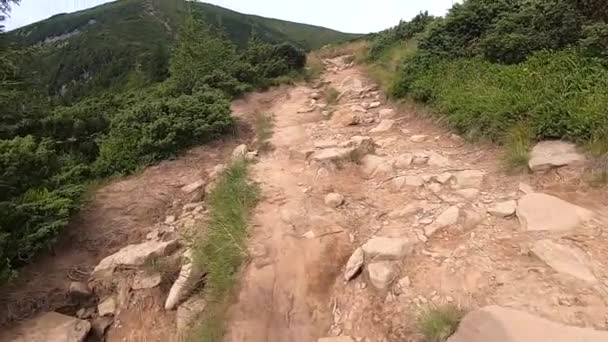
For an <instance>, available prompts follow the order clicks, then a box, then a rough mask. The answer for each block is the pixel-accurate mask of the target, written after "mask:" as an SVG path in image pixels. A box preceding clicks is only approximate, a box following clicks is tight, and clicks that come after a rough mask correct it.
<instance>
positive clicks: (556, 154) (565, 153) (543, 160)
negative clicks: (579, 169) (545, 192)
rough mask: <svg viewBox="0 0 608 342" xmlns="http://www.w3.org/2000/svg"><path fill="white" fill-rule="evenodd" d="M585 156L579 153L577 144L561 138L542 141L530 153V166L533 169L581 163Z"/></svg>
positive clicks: (542, 169) (546, 168)
mask: <svg viewBox="0 0 608 342" xmlns="http://www.w3.org/2000/svg"><path fill="white" fill-rule="evenodd" d="M584 161H585V156H583V155H582V154H580V153H578V152H577V150H576V145H574V144H572V143H568V142H565V141H561V140H552V141H541V142H539V143H538V144H536V146H534V148H533V149H532V152H531V154H530V162H529V167H530V169H531V170H532V171H544V170H548V169H551V168H556V167H562V166H567V165H573V164H580V163H582V162H584Z"/></svg>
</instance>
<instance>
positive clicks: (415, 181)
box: [405, 176, 424, 188]
mask: <svg viewBox="0 0 608 342" xmlns="http://www.w3.org/2000/svg"><path fill="white" fill-rule="evenodd" d="M405 185H406V186H409V187H412V188H419V187H421V186H423V185H424V180H423V179H422V177H420V176H406V177H405Z"/></svg>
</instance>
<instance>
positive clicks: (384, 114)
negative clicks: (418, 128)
mask: <svg viewBox="0 0 608 342" xmlns="http://www.w3.org/2000/svg"><path fill="white" fill-rule="evenodd" d="M378 115H379V117H380V120H383V119H392V118H394V117H395V110H394V109H390V108H384V109H380V111H379V112H378Z"/></svg>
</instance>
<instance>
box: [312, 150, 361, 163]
mask: <svg viewBox="0 0 608 342" xmlns="http://www.w3.org/2000/svg"><path fill="white" fill-rule="evenodd" d="M354 151H355V149H354V148H341V147H336V148H326V149H324V150H321V151H317V152H314V151H313V154H312V160H314V161H316V162H320V163H327V162H340V161H353V158H352V154H353V152H354Z"/></svg>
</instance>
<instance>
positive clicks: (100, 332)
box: [91, 317, 114, 341]
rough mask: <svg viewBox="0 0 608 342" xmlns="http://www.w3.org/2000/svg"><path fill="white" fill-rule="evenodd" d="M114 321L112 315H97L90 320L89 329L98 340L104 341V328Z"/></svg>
mask: <svg viewBox="0 0 608 342" xmlns="http://www.w3.org/2000/svg"><path fill="white" fill-rule="evenodd" d="M112 323H114V317H97V318H95V319H94V320H93V321H92V322H91V331H92V332H93V335H95V337H96V338H97V340H98V341H105V335H106V330H108V328H109V327H110V326H111V325H112Z"/></svg>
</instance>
